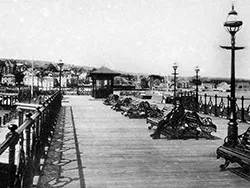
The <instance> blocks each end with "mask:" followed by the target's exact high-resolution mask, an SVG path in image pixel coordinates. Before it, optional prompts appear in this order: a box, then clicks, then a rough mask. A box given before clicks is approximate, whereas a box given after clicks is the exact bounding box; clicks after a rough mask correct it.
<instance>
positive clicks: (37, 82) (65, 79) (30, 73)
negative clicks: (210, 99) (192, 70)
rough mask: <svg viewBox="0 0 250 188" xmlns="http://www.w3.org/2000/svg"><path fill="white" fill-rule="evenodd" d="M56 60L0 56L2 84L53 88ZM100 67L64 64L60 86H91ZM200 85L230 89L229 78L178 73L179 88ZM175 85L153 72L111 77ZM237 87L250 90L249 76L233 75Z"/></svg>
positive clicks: (127, 82)
mask: <svg viewBox="0 0 250 188" xmlns="http://www.w3.org/2000/svg"><path fill="white" fill-rule="evenodd" d="M58 64H59V63H53V62H47V61H38V60H34V61H31V60H18V59H0V73H1V74H0V79H1V86H2V88H4V87H13V88H14V87H15V88H16V86H27V87H34V88H36V89H39V90H53V89H54V88H58V87H59V84H60V82H59V79H60V78H59V77H60V68H59V66H58ZM97 68H99V67H87V66H77V65H70V64H63V67H62V69H61V87H62V88H65V89H66V88H76V87H77V88H78V89H79V91H80V92H81V91H82V90H84V89H87V88H91V83H92V81H91V77H89V76H88V75H89V73H90V72H91V71H93V70H96V69H97ZM196 84H198V85H199V91H206V90H214V91H221V92H227V91H230V79H229V78H209V77H199V82H196V77H195V76H190V77H182V76H181V75H180V76H178V77H177V89H178V90H193V89H194V88H195V86H196ZM173 85H174V80H173V76H172V75H171V76H162V75H155V74H151V75H148V74H136V73H121V75H119V76H116V77H115V79H114V88H115V89H122V88H124V89H150V90H157V91H166V90H167V91H172V90H173V87H174V86H173ZM236 90H250V80H246V79H236Z"/></svg>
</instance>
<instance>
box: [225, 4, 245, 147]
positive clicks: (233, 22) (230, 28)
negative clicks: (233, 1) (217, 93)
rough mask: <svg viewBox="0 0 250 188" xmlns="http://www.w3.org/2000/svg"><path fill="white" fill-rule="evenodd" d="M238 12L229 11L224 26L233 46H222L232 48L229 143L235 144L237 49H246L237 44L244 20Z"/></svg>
mask: <svg viewBox="0 0 250 188" xmlns="http://www.w3.org/2000/svg"><path fill="white" fill-rule="evenodd" d="M237 15H238V14H237V12H236V11H235V10H234V5H232V10H231V11H230V12H229V13H228V17H227V20H226V22H225V23H224V27H225V29H226V31H227V32H229V33H230V35H231V46H221V48H223V49H227V50H231V93H230V95H231V97H230V120H229V123H228V140H227V143H225V144H227V145H229V146H235V145H236V144H237V142H238V140H237V137H238V127H237V125H238V124H237V122H236V98H235V50H241V49H244V47H237V46H235V34H236V33H237V32H238V31H239V30H240V29H241V26H242V24H243V22H242V21H239V20H238V16H237Z"/></svg>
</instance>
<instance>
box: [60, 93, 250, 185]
mask: <svg viewBox="0 0 250 188" xmlns="http://www.w3.org/2000/svg"><path fill="white" fill-rule="evenodd" d="M63 104H64V106H71V107H72V115H73V122H74V126H75V128H76V134H77V146H79V152H80V153H79V154H80V164H81V165H82V166H81V168H82V170H81V172H82V175H81V176H80V178H81V180H82V181H83V182H84V183H83V184H81V185H82V187H89V188H100V187H102V188H104V187H107V188H110V187H111V188H121V187H124V188H128V187H133V188H134V187H136V188H140V187H141V188H147V187H150V188H153V187H157V188H161V187H168V188H172V187H176V188H181V187H185V188H189V187H190V188H191V187H192V188H196V187H197V188H201V187H202V188H203V187H211V188H215V187H249V184H250V182H249V181H248V180H247V178H248V176H247V177H246V178H243V177H241V176H239V175H237V174H236V173H235V172H238V171H239V170H240V169H239V168H237V167H238V166H237V165H236V164H234V165H230V167H234V168H232V169H231V170H227V171H223V172H222V171H220V169H219V165H220V164H222V163H223V162H224V161H223V160H222V159H216V153H215V151H216V149H217V148H218V147H219V146H220V145H221V144H222V143H223V139H216V140H205V139H200V140H194V139H190V140H166V139H160V140H152V139H151V137H150V136H149V134H150V133H151V131H149V130H148V129H147V125H146V120H145V119H129V118H128V117H124V116H122V115H121V114H120V113H119V112H116V111H113V110H112V109H110V107H109V106H105V105H103V104H102V100H95V99H92V98H91V97H88V96H66V97H65V99H64V103H63ZM213 122H214V123H215V124H216V125H217V126H218V132H217V134H216V136H219V137H222V138H224V136H225V135H226V133H227V130H226V129H227V120H222V119H220V118H213ZM248 126H249V125H247V124H240V125H239V132H242V131H243V130H246V127H248ZM78 168H79V167H78ZM79 174H81V173H79ZM83 185H84V186H83Z"/></svg>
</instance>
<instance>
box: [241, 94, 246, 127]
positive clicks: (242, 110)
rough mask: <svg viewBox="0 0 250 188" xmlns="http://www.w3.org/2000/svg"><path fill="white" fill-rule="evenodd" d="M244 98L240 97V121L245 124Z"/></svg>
mask: <svg viewBox="0 0 250 188" xmlns="http://www.w3.org/2000/svg"><path fill="white" fill-rule="evenodd" d="M244 100H245V98H244V96H242V97H241V121H242V122H246V120H245V107H244Z"/></svg>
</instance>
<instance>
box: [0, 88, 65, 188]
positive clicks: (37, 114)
mask: <svg viewBox="0 0 250 188" xmlns="http://www.w3.org/2000/svg"><path fill="white" fill-rule="evenodd" d="M61 99H62V97H61V93H60V92H56V93H55V94H53V95H52V96H51V97H49V98H48V99H47V100H46V101H45V102H44V103H42V104H41V105H34V104H26V103H17V104H16V105H17V110H18V125H16V124H10V125H9V126H8V128H9V130H10V132H9V133H8V134H7V135H6V139H5V140H4V142H3V143H2V144H1V145H0V155H4V154H6V153H7V152H6V151H7V150H8V149H9V153H8V155H7V157H8V162H5V163H0V177H1V178H0V187H1V188H5V187H8V188H14V187H15V188H24V187H25V188H28V187H30V186H31V185H32V183H33V178H34V176H35V175H37V174H39V171H40V166H41V165H40V161H41V159H42V158H44V157H45V155H46V154H45V151H46V150H45V148H46V147H48V146H49V143H50V140H51V137H52V135H53V131H54V127H55V125H56V121H57V117H58V114H59V112H60V106H61Z"/></svg>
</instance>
